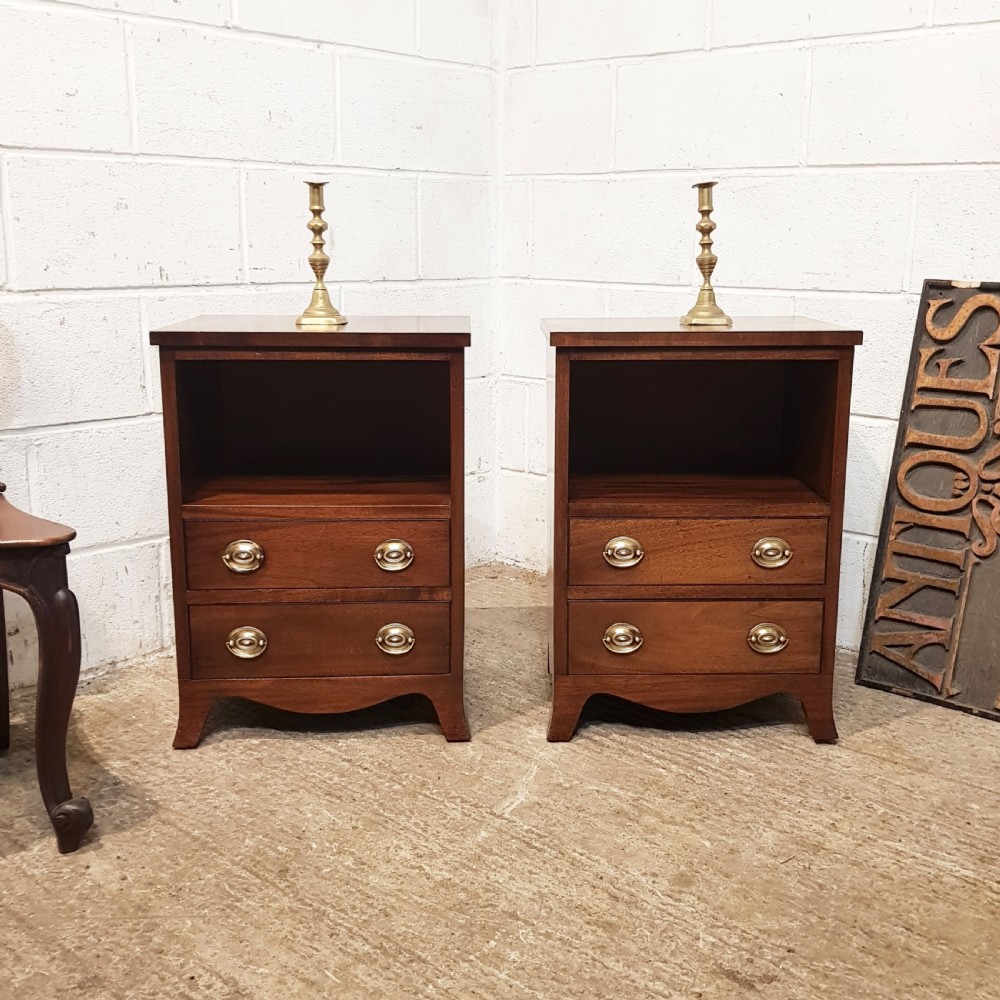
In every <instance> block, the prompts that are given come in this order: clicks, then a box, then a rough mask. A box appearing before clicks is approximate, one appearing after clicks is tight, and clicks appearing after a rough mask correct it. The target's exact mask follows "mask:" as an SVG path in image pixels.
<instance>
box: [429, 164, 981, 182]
mask: <svg viewBox="0 0 1000 1000" xmlns="http://www.w3.org/2000/svg"><path fill="white" fill-rule="evenodd" d="M998 168H1000V159H997V160H963V161H958V162H945V161H944V160H936V161H933V162H926V163H920V162H917V161H913V160H910V161H901V162H899V163H886V162H884V161H883V162H879V163H777V164H775V163H772V164H765V163H758V164H755V165H751V166H746V167H717V168H715V169H714V170H713V171H712V176H713V177H717V178H719V179H720V180H725V179H726V178H728V177H733V178H744V177H747V178H774V179H783V178H789V177H795V176H796V175H799V174H811V175H814V176H824V175H830V176H837V175H839V174H844V175H849V174H853V173H855V172H856V171H865V172H867V173H894V174H898V173H909V172H920V173H963V172H977V171H980V170H981V171H987V170H996V169H998ZM428 172H429V171H428ZM700 173H702V171H700V170H699V169H697V168H695V167H636V168H628V167H618V168H617V169H616V170H591V171H580V172H570V173H566V172H559V171H553V172H552V173H540V172H538V171H534V172H532V171H523V172H520V173H510V174H508V175H507V178H508V180H534V181H565V182H568V183H572V182H574V181H606V180H625V179H628V180H646V179H656V178H658V177H670V176H675V175H681V176H683V175H685V174H686V175H688V176H691V177H694V176H697V175H699V174H700ZM473 176H480V175H473Z"/></svg>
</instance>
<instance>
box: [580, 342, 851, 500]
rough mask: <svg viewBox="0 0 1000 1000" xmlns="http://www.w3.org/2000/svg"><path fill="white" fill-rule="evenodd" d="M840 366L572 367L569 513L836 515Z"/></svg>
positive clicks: (589, 363)
mask: <svg viewBox="0 0 1000 1000" xmlns="http://www.w3.org/2000/svg"><path fill="white" fill-rule="evenodd" d="M836 376H837V368H836V363H835V362H829V361H816V360H803V361H787V360H743V359H738V360H712V361H700V360H677V361H662V360H660V361H655V362H651V361H645V360H628V361H617V360H616V361H607V360H586V361H575V362H573V363H572V364H571V374H570V393H569V406H570V418H569V428H570V430H569V484H568V498H569V513H570V514H571V515H576V516H598V517H599V516H639V517H641V516H667V515H675V516H691V517H695V516H709V515H713V514H718V515H726V514H731V513H737V512H740V511H742V512H744V513H745V512H746V511H748V510H751V511H752V510H767V511H769V512H779V511H780V512H781V513H782V514H784V515H786V516H802V517H808V516H817V515H819V516H824V515H826V514H827V513H828V512H829V507H830V504H829V500H830V491H831V476H832V465H833V455H832V451H831V448H832V444H831V443H832V441H833V439H834V434H833V424H834V421H835V418H836V407H835V403H836Z"/></svg>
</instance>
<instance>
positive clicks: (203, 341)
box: [149, 316, 471, 350]
mask: <svg viewBox="0 0 1000 1000" xmlns="http://www.w3.org/2000/svg"><path fill="white" fill-rule="evenodd" d="M470 330H471V327H470V319H469V317H468V316H349V317H348V321H347V323H346V325H344V326H341V327H337V328H335V329H331V330H303V329H302V328H301V327H298V326H296V325H295V317H294V316H196V317H194V319H188V320H184V321H183V322H181V323H172V324H171V325H169V326H164V327H160V328H159V329H157V330H151V331H150V334H149V340H150V343H153V344H158V345H160V346H161V347H284V348H292V349H296V348H324V349H326V350H331V349H333V350H336V349H337V348H338V347H372V348H375V347H394V348H404V349H406V348H421V349H424V348H457V347H468V346H469V343H470V341H471V334H470Z"/></svg>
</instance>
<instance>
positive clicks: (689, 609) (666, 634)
mask: <svg viewBox="0 0 1000 1000" xmlns="http://www.w3.org/2000/svg"><path fill="white" fill-rule="evenodd" d="M822 619H823V602H822V601H571V602H570V605H569V672H570V673H571V674H621V673H627V674H742V673H754V674H772V673H796V674H799V673H818V672H819V665H820V664H819V659H820V638H821V635H822ZM623 626H624V627H623ZM774 626H777V629H775V628H774ZM782 636H784V641H783V640H782ZM605 637H607V643H608V644H610V645H611V646H612V649H608V647H607V645H606V644H605ZM751 639H752V640H753V642H754V643H755V644H756V646H757V647H758V649H765V650H766V649H773V650H776V651H773V652H763V651H758V649H755V648H754V647H753V646H752V645H751V642H750V641H749V640H751ZM614 650H619V651H618V652H615V651H614Z"/></svg>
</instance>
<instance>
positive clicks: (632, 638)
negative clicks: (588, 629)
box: [604, 622, 642, 653]
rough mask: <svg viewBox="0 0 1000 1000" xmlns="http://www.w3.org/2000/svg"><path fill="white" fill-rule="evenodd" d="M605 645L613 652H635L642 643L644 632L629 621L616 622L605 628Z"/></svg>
mask: <svg viewBox="0 0 1000 1000" xmlns="http://www.w3.org/2000/svg"><path fill="white" fill-rule="evenodd" d="M604 645H605V647H606V648H607V649H609V650H610V651H611V652H612V653H634V652H635V651H636V650H637V649H638V648H639V647H640V646H641V645H642V633H641V632H640V631H639V630H638V629H637V628H636V627H635V625H630V624H629V623H628V622H615V623H614V625H609V626H608V627H607V628H606V629H605V630H604Z"/></svg>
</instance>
